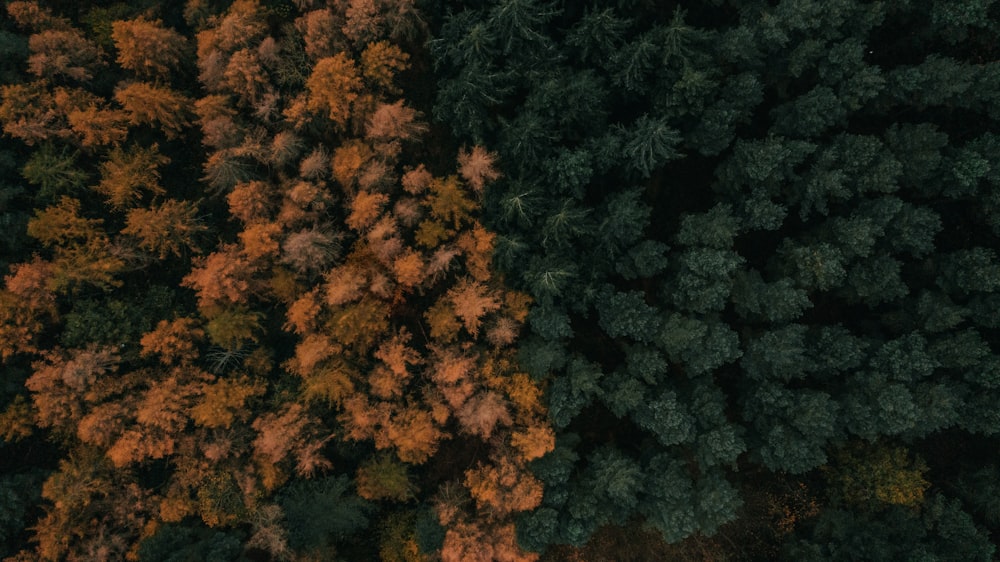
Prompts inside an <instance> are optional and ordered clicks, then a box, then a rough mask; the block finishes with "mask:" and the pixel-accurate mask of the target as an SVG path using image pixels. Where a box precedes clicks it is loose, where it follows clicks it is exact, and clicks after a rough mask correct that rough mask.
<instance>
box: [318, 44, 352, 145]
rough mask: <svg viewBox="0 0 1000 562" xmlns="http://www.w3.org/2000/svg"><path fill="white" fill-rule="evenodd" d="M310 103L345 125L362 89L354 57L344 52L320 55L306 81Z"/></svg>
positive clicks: (332, 119)
mask: <svg viewBox="0 0 1000 562" xmlns="http://www.w3.org/2000/svg"><path fill="white" fill-rule="evenodd" d="M306 89H307V91H308V98H307V99H306V107H307V108H308V109H309V110H311V111H315V112H318V113H320V114H325V115H327V116H328V117H329V119H330V120H331V121H333V123H334V124H336V125H338V126H341V127H343V126H344V125H346V124H347V121H348V118H349V117H350V115H351V106H352V104H353V102H354V100H356V99H357V98H358V94H359V91H360V90H361V79H360V75H359V72H358V70H357V67H356V66H355V64H354V61H353V60H351V59H349V58H347V56H346V55H344V53H337V54H336V55H333V56H331V57H326V58H323V59H320V60H319V61H317V62H316V66H315V67H313V70H312V73H311V74H310V75H309V79H308V80H307V81H306Z"/></svg>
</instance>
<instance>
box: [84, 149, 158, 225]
mask: <svg viewBox="0 0 1000 562" xmlns="http://www.w3.org/2000/svg"><path fill="white" fill-rule="evenodd" d="M168 162H170V159H169V158H167V157H166V156H164V155H162V154H160V152H159V147H158V146H157V145H156V144H153V145H152V146H150V147H149V148H143V147H141V146H138V145H132V146H131V147H129V149H128V151H125V150H122V149H121V148H120V147H117V146H116V147H115V148H113V149H112V150H111V152H110V153H109V154H108V159H107V160H106V161H104V162H102V163H101V182H100V183H99V184H97V187H95V188H94V189H96V190H97V192H98V193H101V194H102V195H104V196H105V197H107V198H108V203H109V204H110V205H111V206H112V207H114V208H116V209H124V208H127V207H131V206H133V205H135V204H136V203H138V202H139V199H140V198H141V193H142V191H148V192H151V193H155V194H162V193H164V189H163V187H161V186H160V166H163V165H165V164H167V163H168Z"/></svg>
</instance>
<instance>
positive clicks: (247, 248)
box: [239, 222, 281, 260]
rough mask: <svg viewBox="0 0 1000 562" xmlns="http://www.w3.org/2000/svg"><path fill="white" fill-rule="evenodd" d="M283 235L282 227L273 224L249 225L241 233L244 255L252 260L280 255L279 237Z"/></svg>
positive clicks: (257, 223) (258, 223) (259, 223)
mask: <svg viewBox="0 0 1000 562" xmlns="http://www.w3.org/2000/svg"><path fill="white" fill-rule="evenodd" d="M280 235H281V225H279V224H275V223H273V222H255V223H251V224H248V225H247V226H246V228H245V229H243V232H240V234H239V238H240V242H241V243H242V244H243V254H244V255H245V256H246V257H247V258H249V259H250V260H258V259H261V258H265V257H275V256H277V255H278V249H279V243H278V236H280Z"/></svg>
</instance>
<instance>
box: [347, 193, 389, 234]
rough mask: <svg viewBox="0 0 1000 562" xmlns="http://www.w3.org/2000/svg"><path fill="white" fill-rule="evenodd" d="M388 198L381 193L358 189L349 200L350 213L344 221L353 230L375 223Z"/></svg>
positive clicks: (362, 228)
mask: <svg viewBox="0 0 1000 562" xmlns="http://www.w3.org/2000/svg"><path fill="white" fill-rule="evenodd" d="M388 201H389V198H388V197H387V196H386V195H385V194H383V193H368V192H366V191H359V192H358V194H357V195H355V196H354V199H353V200H352V201H351V214H350V215H348V217H347V219H346V220H345V221H344V222H346V223H347V226H349V227H351V228H352V229H353V230H355V231H358V232H360V231H362V230H364V229H365V228H367V227H369V226H371V225H372V224H374V223H375V220H376V219H377V218H378V217H379V215H381V214H382V210H383V208H384V207H385V204H386V203H387V202H388Z"/></svg>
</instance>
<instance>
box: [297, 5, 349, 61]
mask: <svg viewBox="0 0 1000 562" xmlns="http://www.w3.org/2000/svg"><path fill="white" fill-rule="evenodd" d="M295 24H296V26H297V27H298V28H299V30H300V31H301V32H302V37H303V39H305V50H306V54H307V55H309V56H310V57H311V58H313V59H321V58H324V57H329V56H333V55H334V54H336V53H337V51H339V50H341V49H340V48H338V45H337V43H338V42H339V41H338V40H339V39H340V38H341V32H340V27H341V25H342V24H341V23H340V22H339V21H338V18H337V16H336V15H335V14H334V13H333V12H332V11H331V10H329V9H324V10H313V11H311V12H308V13H306V14H305V15H304V16H302V17H301V18H299V19H298V20H296V22H295Z"/></svg>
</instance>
